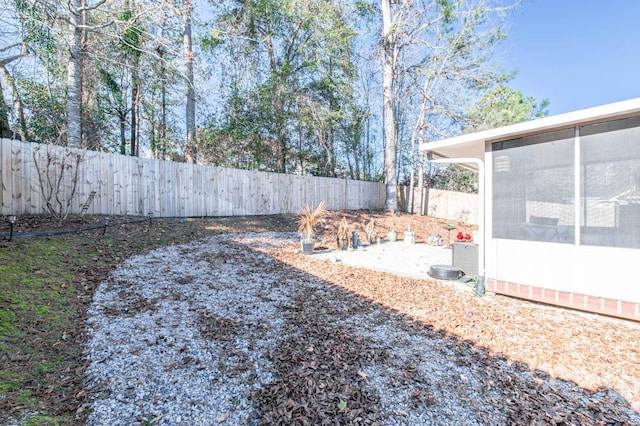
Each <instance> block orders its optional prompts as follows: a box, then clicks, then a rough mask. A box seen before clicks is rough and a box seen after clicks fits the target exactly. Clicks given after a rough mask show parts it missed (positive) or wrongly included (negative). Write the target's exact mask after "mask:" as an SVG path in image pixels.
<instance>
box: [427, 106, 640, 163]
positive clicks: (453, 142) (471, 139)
mask: <svg viewBox="0 0 640 426" xmlns="http://www.w3.org/2000/svg"><path fill="white" fill-rule="evenodd" d="M637 114H640V98H634V99H630V100H627V101H622V102H616V103H612V104H607V105H602V106H599V107H594V108H587V109H582V110H579V111H574V112H569V113H566V114H559V115H554V116H551V117H544V118H540V119H537V120H532V121H526V122H523V123H518V124H512V125H510V126H505V127H499V128H496V129H490V130H484V131H481V132H477V133H469V134H466V135H461V136H456V137H453V138H449V139H443V140H439V141H435V142H427V143H423V144H421V145H420V152H421V153H426V154H431V156H432V157H433V158H451V159H456V158H477V159H479V160H482V161H483V160H484V153H485V146H486V144H487V143H491V142H497V141H501V140H509V139H515V138H519V137H523V136H528V135H532V134H536V133H545V132H549V131H553V130H560V129H566V128H569V127H573V126H576V125H582V124H586V123H591V122H598V121H605V120H610V119H617V118H624V117H628V116H632V115H637ZM466 166H467V167H469V168H472V169H474V170H477V166H476V165H474V164H468V165H466Z"/></svg>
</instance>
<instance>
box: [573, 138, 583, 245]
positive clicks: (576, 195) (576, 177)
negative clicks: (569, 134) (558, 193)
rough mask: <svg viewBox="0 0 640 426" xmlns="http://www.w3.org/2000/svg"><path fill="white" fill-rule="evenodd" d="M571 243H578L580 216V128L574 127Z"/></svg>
mask: <svg viewBox="0 0 640 426" xmlns="http://www.w3.org/2000/svg"><path fill="white" fill-rule="evenodd" d="M573 166H574V167H573V199H574V202H573V215H574V223H573V234H574V238H573V243H574V245H576V246H579V245H580V226H581V221H580V217H581V215H582V211H583V209H582V197H581V195H582V194H581V190H582V173H581V172H582V169H581V153H580V128H579V127H578V126H576V127H575V132H574V138H573Z"/></svg>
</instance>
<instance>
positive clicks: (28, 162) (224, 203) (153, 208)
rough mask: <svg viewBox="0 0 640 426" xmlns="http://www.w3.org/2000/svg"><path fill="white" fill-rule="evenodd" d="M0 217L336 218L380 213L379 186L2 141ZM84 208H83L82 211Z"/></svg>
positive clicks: (381, 194)
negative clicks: (333, 213) (323, 213)
mask: <svg viewBox="0 0 640 426" xmlns="http://www.w3.org/2000/svg"><path fill="white" fill-rule="evenodd" d="M0 166H1V167H2V170H1V171H0V188H1V191H0V206H1V213H2V215H9V214H41V213H46V212H47V211H48V208H47V203H49V204H50V205H51V206H52V207H53V208H54V209H59V208H60V207H65V208H66V206H67V203H69V204H68V208H69V212H70V213H71V214H78V213H80V212H81V211H82V210H83V204H85V203H86V202H87V200H88V198H89V196H90V194H91V192H95V197H94V199H93V201H92V202H91V205H90V206H89V208H88V209H86V213H87V214H100V215H132V216H143V215H148V214H149V213H153V215H154V216H156V217H198V216H239V215H263V214H281V213H296V212H298V211H299V210H300V209H301V208H302V207H304V206H306V205H307V204H309V205H311V206H313V207H315V206H317V205H318V203H319V202H320V201H321V200H325V201H326V202H327V204H328V206H329V208H330V209H332V210H341V209H346V210H357V209H383V208H384V200H385V187H384V185H383V184H381V183H375V182H364V181H353V180H346V179H332V178H324V177H314V176H298V175H288V174H281V173H268V172H259V171H251V170H236V169H228V168H223V167H213V166H204V165H194V164H186V163H176V162H171V161H161V160H152V159H145V158H138V157H128V156H124V155H119V154H111V153H102V152H96V151H87V150H81V149H70V148H64V147H59V146H54V145H42V144H37V143H28V142H20V141H14V140H8V139H2V140H1V143H0ZM85 207H86V206H85Z"/></svg>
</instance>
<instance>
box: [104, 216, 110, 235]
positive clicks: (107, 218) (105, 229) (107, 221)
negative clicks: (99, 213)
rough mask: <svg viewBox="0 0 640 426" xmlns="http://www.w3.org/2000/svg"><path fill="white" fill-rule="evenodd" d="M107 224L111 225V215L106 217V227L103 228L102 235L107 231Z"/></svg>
mask: <svg viewBox="0 0 640 426" xmlns="http://www.w3.org/2000/svg"><path fill="white" fill-rule="evenodd" d="M107 226H109V216H107V217H105V218H104V229H103V230H102V235H104V234H106V233H107Z"/></svg>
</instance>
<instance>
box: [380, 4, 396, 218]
mask: <svg viewBox="0 0 640 426" xmlns="http://www.w3.org/2000/svg"><path fill="white" fill-rule="evenodd" d="M381 7H382V23H383V30H382V46H383V54H384V68H383V76H382V97H383V112H384V128H385V152H384V175H385V184H386V190H387V191H386V192H387V195H386V201H385V207H386V209H387V210H391V211H397V210H398V198H397V184H398V178H397V171H396V170H397V167H396V148H397V142H398V141H397V131H396V115H395V103H396V102H395V95H394V90H393V89H394V73H395V45H396V43H395V35H394V33H393V28H392V21H391V1H390V0H382V2H381Z"/></svg>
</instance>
